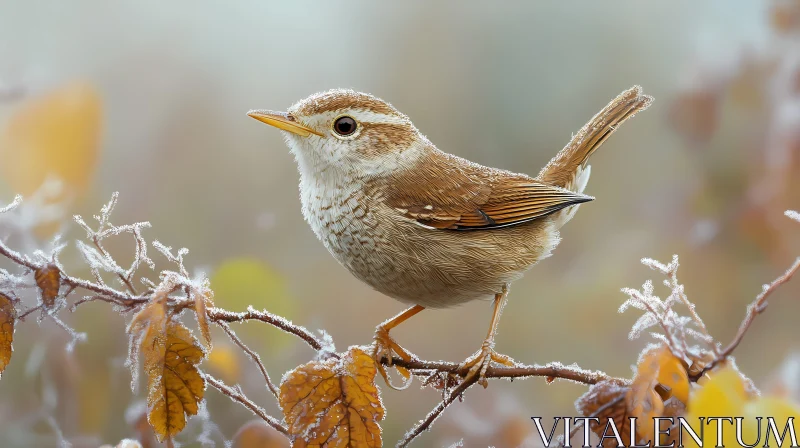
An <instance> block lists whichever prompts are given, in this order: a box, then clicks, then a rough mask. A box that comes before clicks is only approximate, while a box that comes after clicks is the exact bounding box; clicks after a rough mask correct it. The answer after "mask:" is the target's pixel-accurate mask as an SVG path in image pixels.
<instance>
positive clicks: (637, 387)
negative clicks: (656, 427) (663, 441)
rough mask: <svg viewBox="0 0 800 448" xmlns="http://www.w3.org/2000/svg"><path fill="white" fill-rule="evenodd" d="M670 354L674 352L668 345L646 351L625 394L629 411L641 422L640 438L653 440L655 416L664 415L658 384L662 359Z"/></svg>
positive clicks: (639, 426) (639, 428) (638, 432)
mask: <svg viewBox="0 0 800 448" xmlns="http://www.w3.org/2000/svg"><path fill="white" fill-rule="evenodd" d="M668 356H670V357H671V356H672V353H671V352H670V351H669V348H667V347H666V346H662V347H661V348H659V349H656V350H650V351H648V352H647V353H644V354H643V356H642V357H641V358H640V359H639V364H638V365H637V366H636V376H635V377H634V378H633V383H631V388H630V390H628V393H627V394H626V395H625V401H626V405H627V407H628V412H629V413H630V415H631V417H637V418H638V419H639V422H640V424H639V425H638V426H637V427H636V428H637V432H636V436H637V437H638V438H639V440H645V441H647V440H653V435H654V432H653V417H661V416H663V415H664V400H662V399H661V396H660V395H659V394H658V392H656V386H658V384H659V383H658V373H659V367H660V365H661V359H662V358H663V357H668Z"/></svg>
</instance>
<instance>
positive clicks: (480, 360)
mask: <svg viewBox="0 0 800 448" xmlns="http://www.w3.org/2000/svg"><path fill="white" fill-rule="evenodd" d="M493 362H496V363H498V364H502V365H504V366H509V367H513V366H514V365H515V364H516V363H515V362H514V360H513V359H512V358H511V357H510V356H506V355H503V354H500V353H497V352H496V351H494V348H493V347H492V343H491V341H485V342H484V343H483V345H482V346H481V349H480V350H478V351H477V352H476V353H475V354H474V355H472V356H470V357H469V358H467V359H466V360H465V361H464V362H462V363H461V365H460V366H459V370H463V369H469V370H468V371H467V374H466V375H465V376H464V381H469V380H471V379H473V378H474V377H475V376H476V375H477V376H478V381H477V382H478V384H480V385H481V386H483V387H484V389H485V388H486V387H487V386H488V385H489V382H488V381H486V371H487V370H488V369H489V366H490V365H491V364H492V363H493Z"/></svg>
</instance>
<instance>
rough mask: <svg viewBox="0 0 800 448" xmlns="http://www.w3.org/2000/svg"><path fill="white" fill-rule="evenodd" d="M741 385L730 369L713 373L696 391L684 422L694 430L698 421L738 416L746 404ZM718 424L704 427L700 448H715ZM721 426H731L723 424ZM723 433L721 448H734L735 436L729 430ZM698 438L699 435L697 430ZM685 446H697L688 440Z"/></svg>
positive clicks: (740, 379)
mask: <svg viewBox="0 0 800 448" xmlns="http://www.w3.org/2000/svg"><path fill="white" fill-rule="evenodd" d="M747 398H748V397H747V393H746V392H745V387H744V382H743V381H742V377H741V375H740V374H739V372H738V371H736V370H735V369H732V368H730V367H728V368H724V369H722V370H720V371H718V372H715V373H714V374H713V375H712V376H711V377H710V378H709V379H708V381H706V382H705V383H704V384H703V386H702V387H700V388H699V389H698V390H696V391H695V392H694V393H693V394H692V396H691V399H690V400H689V412H688V414H687V415H686V420H687V422H688V423H689V424H690V425H692V427H693V428H699V425H700V420H699V418H700V417H705V418H708V417H723V416H741V415H742V410H743V408H744V405H745V402H746V400H747ZM716 424H717V423H711V424H709V425H708V426H707V427H706V430H705V431H704V434H703V436H704V437H703V442H704V443H703V446H706V445H712V446H713V445H715V444H716V437H717V436H716V434H717V427H716ZM722 424H723V425H727V426H730V425H729V424H727V423H725V422H723V423H722ZM726 429H728V430H727V431H723V436H724V440H723V441H724V445H725V446H734V445H736V435H735V432H734V431H732V430H730V428H726ZM697 431H698V434H699V430H697ZM687 439H688V441H689V443H688V444H687V446H697V445H696V444H695V443H694V441H693V440H692V439H691V438H690V437H687V438H684V440H687Z"/></svg>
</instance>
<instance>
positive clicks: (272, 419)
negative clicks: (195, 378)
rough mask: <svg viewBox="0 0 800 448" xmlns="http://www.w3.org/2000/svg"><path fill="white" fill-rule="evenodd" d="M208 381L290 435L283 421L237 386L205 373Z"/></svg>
mask: <svg viewBox="0 0 800 448" xmlns="http://www.w3.org/2000/svg"><path fill="white" fill-rule="evenodd" d="M205 378H206V381H207V382H208V384H210V385H212V386H214V388H216V389H217V390H218V391H220V392H222V393H223V394H224V395H227V396H228V397H229V398H230V399H231V400H234V401H237V402H239V403H241V404H242V406H244V407H246V408H247V409H250V410H251V411H252V412H253V414H255V415H256V416H258V417H259V418H261V419H262V420H264V421H265V422H266V423H267V424H268V425H269V426H272V427H273V428H275V430H277V431H278V432H280V433H281V434H283V435H284V436H286V437H287V438H288V437H289V430H288V429H286V427H285V426H283V425H281V423H280V422H279V421H278V420H277V419H276V418H275V417H273V416H271V415H269V414H267V411H265V410H264V408H262V407H261V406H259V405H257V404H255V403H253V402H252V401H250V399H249V398H247V397H245V396H244V394H243V393H242V392H241V391H240V390H239V389H238V387H237V388H233V387H231V386H228V385H227V384H225V383H223V382H222V381H220V380H218V379H216V378H214V377H213V376H211V375H208V374H205Z"/></svg>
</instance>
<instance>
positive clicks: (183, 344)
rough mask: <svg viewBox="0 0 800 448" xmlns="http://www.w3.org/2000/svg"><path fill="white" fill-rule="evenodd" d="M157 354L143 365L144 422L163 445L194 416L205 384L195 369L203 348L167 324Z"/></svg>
mask: <svg viewBox="0 0 800 448" xmlns="http://www.w3.org/2000/svg"><path fill="white" fill-rule="evenodd" d="M161 353H163V355H161V356H160V357H154V358H151V359H149V360H148V359H147V358H145V361H144V362H145V372H147V377H148V394H147V408H148V415H147V420H148V421H149V422H150V425H151V426H152V427H153V430H154V431H155V433H156V436H158V440H159V441H162V442H163V441H164V440H165V439H167V438H169V437H172V436H174V435H176V434H178V433H179V432H181V431H182V430H183V428H184V427H185V426H186V417H187V416H189V415H196V414H197V411H198V405H199V403H200V401H202V400H203V395H204V393H205V389H206V381H205V378H203V376H202V375H200V371H199V370H197V364H199V363H200V361H201V360H202V359H203V356H204V353H203V349H202V348H200V345H199V344H198V342H197V339H195V337H194V336H192V334H191V333H190V332H189V329H188V328H186V327H184V326H183V325H182V324H181V323H180V322H176V321H173V320H170V321H168V322H167V325H166V340H165V341H164V346H163V351H160V352H159V353H158V354H161Z"/></svg>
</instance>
